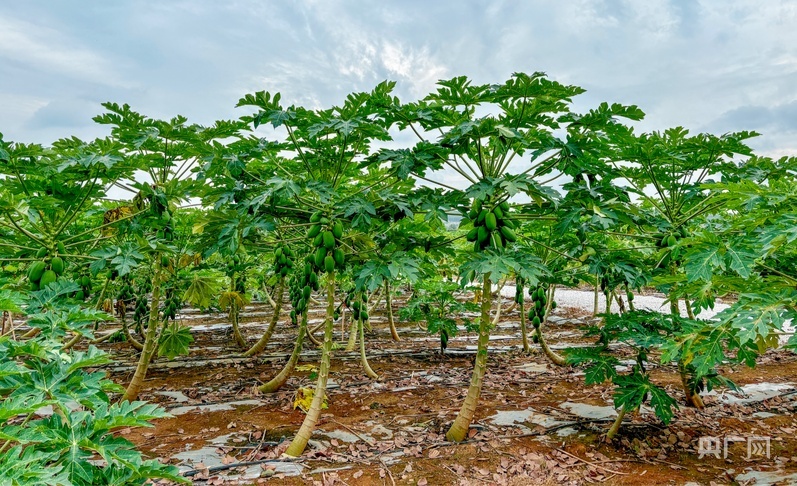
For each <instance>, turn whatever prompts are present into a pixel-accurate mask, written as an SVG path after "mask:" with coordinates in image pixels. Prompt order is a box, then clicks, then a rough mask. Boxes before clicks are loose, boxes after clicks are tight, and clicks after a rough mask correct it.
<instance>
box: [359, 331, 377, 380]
mask: <svg viewBox="0 0 797 486" xmlns="http://www.w3.org/2000/svg"><path fill="white" fill-rule="evenodd" d="M358 327H359V328H360V362H361V363H362V365H363V369H364V370H365V374H366V375H368V377H369V378H372V379H374V380H376V379H377V378H379V375H377V374H376V373H375V372H374V370H373V369H371V365H369V364H368V357H367V356H366V355H365V329H364V326H363V323H362V321H360V325H359V326H358Z"/></svg>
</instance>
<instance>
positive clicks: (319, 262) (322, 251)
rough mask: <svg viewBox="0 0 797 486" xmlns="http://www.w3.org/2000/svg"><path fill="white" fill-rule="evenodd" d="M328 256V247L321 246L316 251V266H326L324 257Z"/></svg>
mask: <svg viewBox="0 0 797 486" xmlns="http://www.w3.org/2000/svg"><path fill="white" fill-rule="evenodd" d="M326 256H327V249H326V248H324V247H323V246H321V247H319V248H318V249H317V250H316V251H315V262H314V263H315V266H316V267H318V268H324V258H325V257H326Z"/></svg>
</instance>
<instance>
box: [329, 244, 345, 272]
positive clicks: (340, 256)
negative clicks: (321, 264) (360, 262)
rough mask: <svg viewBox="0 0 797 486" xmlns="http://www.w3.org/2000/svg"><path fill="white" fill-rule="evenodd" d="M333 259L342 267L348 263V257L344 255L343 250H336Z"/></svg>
mask: <svg viewBox="0 0 797 486" xmlns="http://www.w3.org/2000/svg"><path fill="white" fill-rule="evenodd" d="M332 259H333V260H335V263H336V264H337V265H338V266H339V267H342V266H343V264H344V263H346V256H345V255H344V254H343V250H341V249H340V248H335V250H334V251H333V252H332Z"/></svg>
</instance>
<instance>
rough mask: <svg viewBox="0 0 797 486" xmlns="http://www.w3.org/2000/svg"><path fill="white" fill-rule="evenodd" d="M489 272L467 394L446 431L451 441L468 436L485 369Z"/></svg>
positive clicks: (483, 295) (488, 339) (488, 319)
mask: <svg viewBox="0 0 797 486" xmlns="http://www.w3.org/2000/svg"><path fill="white" fill-rule="evenodd" d="M491 285H492V284H491V282H490V274H489V273H488V274H486V275H484V282H483V284H482V295H481V299H482V313H481V318H480V320H479V340H478V345H477V349H476V359H475V361H474V363H473V375H472V376H471V380H470V386H469V387H468V395H467V396H466V397H465V401H464V402H462V408H460V409H459V414H458V415H457V418H456V419H455V420H454V423H453V424H451V428H450V429H448V432H447V433H446V439H448V440H450V441H452V442H461V441H463V440H465V437H467V436H468V429H469V428H470V424H471V422H472V421H473V415H474V413H475V412H476V404H477V403H478V402H479V395H481V391H482V383H483V382H484V373H485V371H486V370H487V348H488V347H489V345H490V324H491V322H490V309H491V307H492V292H491Z"/></svg>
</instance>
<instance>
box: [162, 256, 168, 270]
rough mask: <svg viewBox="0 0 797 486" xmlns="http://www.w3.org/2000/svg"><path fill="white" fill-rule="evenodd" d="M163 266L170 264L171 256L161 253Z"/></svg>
mask: <svg viewBox="0 0 797 486" xmlns="http://www.w3.org/2000/svg"><path fill="white" fill-rule="evenodd" d="M161 266H162V267H168V266H169V257H167V256H166V255H161Z"/></svg>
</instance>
